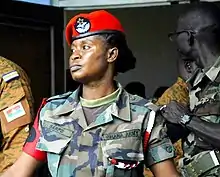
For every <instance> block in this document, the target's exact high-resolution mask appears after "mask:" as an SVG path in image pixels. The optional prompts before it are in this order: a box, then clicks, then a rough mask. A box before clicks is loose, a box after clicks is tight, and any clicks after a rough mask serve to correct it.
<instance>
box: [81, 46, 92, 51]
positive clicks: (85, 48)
mask: <svg viewBox="0 0 220 177" xmlns="http://www.w3.org/2000/svg"><path fill="white" fill-rule="evenodd" d="M90 48H91V47H90V46H89V45H83V50H88V49H90Z"/></svg>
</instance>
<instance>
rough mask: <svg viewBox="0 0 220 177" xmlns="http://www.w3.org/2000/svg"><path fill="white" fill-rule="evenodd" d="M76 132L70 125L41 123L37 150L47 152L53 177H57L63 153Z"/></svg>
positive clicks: (45, 121)
mask: <svg viewBox="0 0 220 177" xmlns="http://www.w3.org/2000/svg"><path fill="white" fill-rule="evenodd" d="M73 132H74V130H73V129H72V128H71V129H70V126H69V125H68V124H58V123H56V122H52V121H48V120H44V121H43V122H42V123H41V137H40V139H39V142H38V144H37V149H39V150H41V151H45V152H47V163H48V168H49V170H50V173H51V175H52V176H57V174H58V167H59V163H60V161H61V157H62V154H63V152H64V151H65V150H66V148H67V147H68V145H69V143H70V141H71V139H72V136H73Z"/></svg>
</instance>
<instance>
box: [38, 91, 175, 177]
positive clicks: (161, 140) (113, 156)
mask: <svg viewBox="0 0 220 177" xmlns="http://www.w3.org/2000/svg"><path fill="white" fill-rule="evenodd" d="M78 93H79V89H78V90H76V91H75V92H68V93H66V94H63V95H60V96H55V97H52V98H50V99H48V102H47V104H46V105H45V106H44V108H43V109H42V110H41V112H40V124H39V127H40V131H41V136H40V139H39V142H38V144H37V149H39V150H41V151H46V152H47V159H48V166H49V170H50V173H51V175H52V176H53V177H63V176H65V177H113V176H117V177H120V176H123V177H124V176H125V177H126V176H127V177H137V176H138V177H141V176H143V162H144V160H145V162H146V163H145V164H146V165H148V166H149V165H152V164H155V163H158V162H160V161H163V160H166V159H170V158H172V157H173V156H174V150H173V146H172V144H171V142H170V140H169V139H168V138H167V136H166V130H165V128H164V126H163V124H162V121H161V120H159V119H158V120H156V123H155V125H154V128H153V131H152V133H151V137H150V141H149V146H148V152H147V154H146V155H144V153H143V146H142V122H143V120H144V119H145V118H146V122H148V121H149V120H148V118H149V117H148V115H149V113H150V110H149V109H148V108H147V107H146V106H145V105H146V103H147V102H146V100H144V99H142V98H140V97H138V96H133V95H129V94H128V93H127V92H126V91H124V90H123V89H122V88H121V91H120V94H119V96H118V99H117V101H116V102H113V103H112V104H111V105H110V106H109V107H108V108H107V109H106V110H105V111H104V112H103V113H102V114H100V115H99V116H98V117H97V118H96V120H95V121H94V122H92V123H91V124H89V125H87V123H86V119H85V116H84V113H83V108H82V106H81V104H80V101H79V95H78ZM144 157H145V158H144Z"/></svg>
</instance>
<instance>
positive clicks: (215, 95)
mask: <svg viewBox="0 0 220 177" xmlns="http://www.w3.org/2000/svg"><path fill="white" fill-rule="evenodd" d="M219 72H220V57H219V58H218V59H217V60H216V62H215V64H214V65H213V66H212V67H211V68H210V69H208V70H200V69H198V70H197V72H196V73H195V75H194V76H193V77H192V78H191V79H190V80H189V81H188V84H189V87H190V92H189V97H190V109H191V111H192V112H193V113H194V114H195V115H196V116H197V117H198V118H200V119H203V120H205V121H208V122H213V123H216V124H219V123H220V85H219V84H220V77H219ZM183 149H184V157H185V158H189V159H191V160H197V159H198V158H199V157H201V156H202V155H204V154H206V153H207V151H206V152H205V150H210V149H213V147H212V146H211V145H209V144H207V143H206V142H204V141H203V140H202V139H201V138H200V137H197V136H196V135H195V134H194V133H192V132H191V133H190V134H189V136H188V137H187V139H186V141H185V142H184V144H183ZM181 165H183V163H181ZM217 168H218V169H216V168H214V169H213V170H211V171H210V172H209V173H208V174H205V175H204V176H216V175H217V176H219V175H220V173H219V172H220V171H219V170H220V169H219V167H217ZM183 169H184V167H183ZM216 171H218V172H217V174H216Z"/></svg>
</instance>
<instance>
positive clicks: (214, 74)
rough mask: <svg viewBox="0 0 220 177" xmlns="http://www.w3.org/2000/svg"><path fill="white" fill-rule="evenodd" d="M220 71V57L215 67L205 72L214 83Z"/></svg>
mask: <svg viewBox="0 0 220 177" xmlns="http://www.w3.org/2000/svg"><path fill="white" fill-rule="evenodd" d="M219 71H220V56H219V57H218V59H217V60H216V62H215V63H214V65H213V66H212V67H211V68H210V69H209V70H208V71H207V72H205V75H206V76H207V77H208V78H209V79H210V80H211V81H212V82H214V81H215V79H216V77H217V75H218V73H219Z"/></svg>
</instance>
